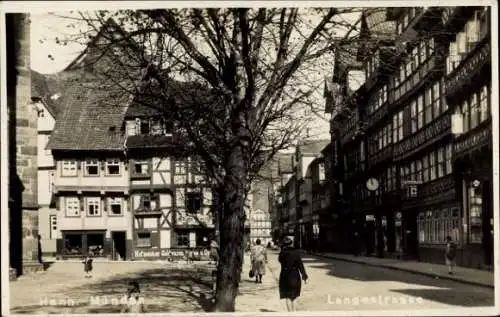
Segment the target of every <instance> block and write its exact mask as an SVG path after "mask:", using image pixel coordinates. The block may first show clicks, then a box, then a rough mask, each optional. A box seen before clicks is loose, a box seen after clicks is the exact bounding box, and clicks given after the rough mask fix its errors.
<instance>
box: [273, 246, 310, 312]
mask: <svg viewBox="0 0 500 317" xmlns="http://www.w3.org/2000/svg"><path fill="white" fill-rule="evenodd" d="M292 243H293V240H292V239H291V238H290V237H285V239H284V241H283V248H282V249H281V252H280V254H279V257H278V260H279V262H280V263H281V272H280V280H279V290H280V299H283V298H284V299H285V300H286V308H287V310H288V311H295V305H294V301H295V299H297V297H299V296H300V288H301V279H302V280H304V282H307V273H306V270H305V269H304V264H303V263H302V259H301V257H300V251H299V250H298V249H295V248H293V247H292Z"/></svg>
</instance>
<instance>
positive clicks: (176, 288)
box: [11, 267, 213, 314]
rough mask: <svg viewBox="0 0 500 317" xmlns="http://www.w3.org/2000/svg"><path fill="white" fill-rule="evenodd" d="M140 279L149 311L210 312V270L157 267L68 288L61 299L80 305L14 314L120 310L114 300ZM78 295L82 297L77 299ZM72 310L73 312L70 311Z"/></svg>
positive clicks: (30, 308) (34, 308)
mask: <svg viewBox="0 0 500 317" xmlns="http://www.w3.org/2000/svg"><path fill="white" fill-rule="evenodd" d="M132 280H134V281H137V282H138V283H139V285H140V289H141V297H143V298H144V307H145V310H146V312H147V313H154V312H196V311H198V312H200V311H204V312H210V311H212V310H213V305H212V301H211V300H210V299H209V298H208V297H209V295H207V294H209V293H211V288H212V286H211V275H210V269H209V268H204V267H191V268H186V267H184V268H182V269H181V268H169V269H163V268H156V269H151V270H147V271H141V272H138V273H129V274H121V275H117V276H114V277H111V278H109V279H106V280H100V281H96V282H94V283H92V282H90V283H87V284H84V285H81V286H77V287H72V288H68V289H67V290H64V291H63V292H62V293H59V294H58V298H70V299H73V300H74V301H75V302H78V303H79V304H78V305H74V306H71V307H68V306H65V305H60V306H51V305H49V306H42V305H34V306H23V307H17V308H13V309H12V310H11V312H12V313H19V314H22V313H25V314H26V313H36V312H38V313H50V312H58V313H62V312H64V313H65V314H66V313H119V312H120V310H121V308H122V306H121V305H117V304H116V303H115V304H114V305H113V304H112V303H111V300H113V299H118V300H119V299H121V298H122V297H123V296H124V295H125V294H126V291H127V287H128V283H129V281H132ZM75 296H78V298H74V297H75ZM68 310H69V311H68Z"/></svg>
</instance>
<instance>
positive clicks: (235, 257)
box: [215, 145, 246, 312]
mask: <svg viewBox="0 0 500 317" xmlns="http://www.w3.org/2000/svg"><path fill="white" fill-rule="evenodd" d="M223 186H224V187H223V188H220V189H221V190H220V192H221V195H222V196H223V197H219V199H221V202H222V206H221V207H222V212H221V213H220V218H219V230H220V232H219V233H220V259H219V266H218V268H217V290H216V295H215V306H216V307H215V310H216V311H218V312H234V311H235V299H236V295H237V292H238V286H239V281H240V275H241V268H242V264H243V235H244V221H245V210H244V204H245V188H246V170H245V165H244V163H243V152H242V147H241V145H238V146H235V147H234V148H233V149H232V151H231V154H230V156H229V158H228V161H227V166H226V176H225V179H224V184H223Z"/></svg>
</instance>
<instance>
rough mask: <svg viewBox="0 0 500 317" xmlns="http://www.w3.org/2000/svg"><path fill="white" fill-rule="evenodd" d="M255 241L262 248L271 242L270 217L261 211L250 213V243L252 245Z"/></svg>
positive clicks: (267, 213)
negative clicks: (258, 241)
mask: <svg viewBox="0 0 500 317" xmlns="http://www.w3.org/2000/svg"><path fill="white" fill-rule="evenodd" d="M257 239H259V240H260V242H261V244H262V245H264V246H267V244H268V243H270V242H272V237H271V215H270V214H269V212H266V211H264V210H262V209H256V210H252V212H251V213H250V241H251V242H252V244H254V243H255V241H257Z"/></svg>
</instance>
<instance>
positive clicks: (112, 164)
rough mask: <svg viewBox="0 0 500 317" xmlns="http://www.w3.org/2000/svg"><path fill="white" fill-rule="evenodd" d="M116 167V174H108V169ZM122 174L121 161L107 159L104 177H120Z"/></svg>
mask: <svg viewBox="0 0 500 317" xmlns="http://www.w3.org/2000/svg"><path fill="white" fill-rule="evenodd" d="M116 166H117V167H118V173H110V171H109V168H110V167H116ZM121 174H122V167H121V161H120V160H119V159H107V160H106V176H121Z"/></svg>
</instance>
